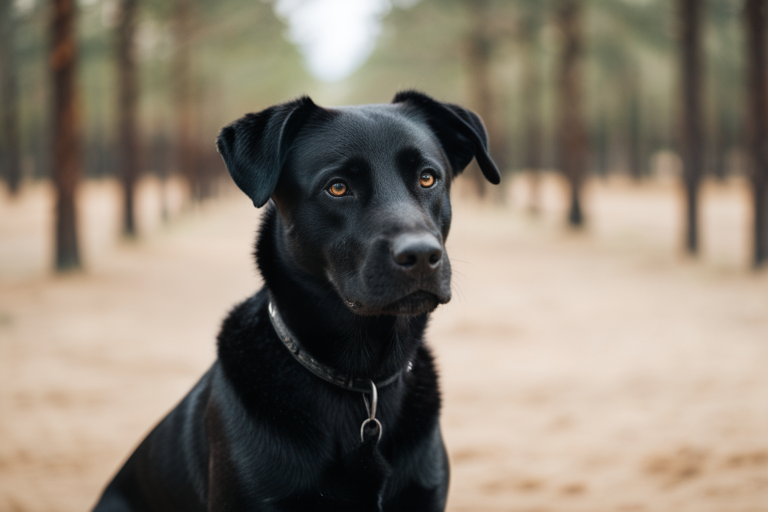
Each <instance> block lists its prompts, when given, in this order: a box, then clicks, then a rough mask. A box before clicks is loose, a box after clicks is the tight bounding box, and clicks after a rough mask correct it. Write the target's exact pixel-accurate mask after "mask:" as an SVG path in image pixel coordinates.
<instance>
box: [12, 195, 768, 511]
mask: <svg viewBox="0 0 768 512" xmlns="http://www.w3.org/2000/svg"><path fill="white" fill-rule="evenodd" d="M547 190H548V191H547V192H546V194H548V195H547V197H548V198H549V199H548V201H550V202H549V203H547V205H549V206H547V209H546V211H545V215H544V216H543V217H542V218H540V219H538V220H532V219H530V218H528V217H526V216H525V215H523V214H522V213H520V212H519V211H517V210H516V209H515V208H509V207H500V206H498V207H492V206H481V205H476V204H473V203H471V202H467V201H458V202H457V204H456V206H455V208H454V210H455V214H454V219H455V221H454V228H453V230H452V233H451V239H450V243H449V246H448V251H449V254H450V256H451V259H452V261H453V266H454V269H455V271H456V277H455V286H454V289H455V297H454V300H453V301H452V302H451V303H450V304H449V305H448V306H445V307H444V308H442V309H440V310H438V312H437V313H436V314H435V316H434V320H433V322H432V324H431V327H430V335H429V338H430V340H431V344H432V346H433V347H434V349H435V352H436V354H437V357H438V361H439V365H440V368H441V374H442V384H443V391H444V403H445V406H444V414H443V429H444V433H445V437H446V442H447V444H448V449H449V452H450V455H451V460H452V486H451V495H450V501H449V509H450V510H452V511H454V512H459V511H470V510H471V511H480V510H482V511H533V510H536V511H659V512H662V511H673V510H674V511H691V512H707V511H723V512H739V511H744V512H747V511H754V512H757V511H768V371H767V370H766V368H768V274H767V273H765V272H763V273H761V274H759V275H754V274H751V273H749V272H746V271H742V270H739V268H740V266H743V265H742V264H743V262H744V259H745V257H746V256H745V255H746V249H744V248H743V244H742V245H740V246H739V245H738V244H734V243H729V244H725V242H726V241H730V242H733V241H734V240H735V241H738V240H742V239H743V235H742V234H741V233H742V232H741V231H740V229H742V228H740V227H738V226H739V224H738V223H737V222H736V221H737V220H739V219H741V218H742V217H743V210H744V207H743V203H742V202H741V201H740V197H741V196H740V194H742V192H743V191H741V189H732V188H729V189H727V190H721V191H717V190H716V191H713V192H712V194H713V195H712V197H713V199H712V201H710V207H708V208H709V209H708V210H706V211H705V216H706V215H710V216H711V217H712V218H713V219H715V220H716V221H717V222H713V223H710V224H711V225H712V226H713V227H712V228H711V229H710V231H709V232H708V233H709V234H707V235H705V238H706V239H708V240H709V242H707V243H709V244H710V245H709V246H707V247H708V249H707V254H708V255H709V257H708V258H706V259H705V263H691V262H688V261H686V260H684V259H681V258H680V257H678V256H677V255H676V254H677V253H676V252H675V250H674V247H673V246H670V244H672V245H674V243H675V241H674V236H673V234H674V232H675V230H676V229H678V227H677V226H676V225H675V224H674V223H669V222H668V221H667V220H668V215H669V212H670V211H672V212H674V210H675V204H676V203H675V198H674V194H671V193H670V192H669V190H667V189H664V188H663V187H662V188H654V187H645V188H644V189H639V190H635V189H630V188H627V187H623V186H620V185H610V186H609V185H598V186H595V187H593V190H592V202H591V204H592V212H593V215H594V216H593V226H592V228H591V230H589V231H588V232H586V233H582V234H569V233H567V232H565V231H563V230H562V229H561V228H560V227H559V223H558V222H556V221H555V219H557V217H556V214H557V212H558V209H559V208H561V205H560V203H558V201H557V197H558V196H557V191H556V190H555V188H550V189H547ZM516 193H517V192H513V195H514V194H516ZM670 194H671V195H670ZM517 204H519V201H518V203H517ZM518 209H519V208H518ZM598 214H599V217H598ZM256 219H257V212H255V211H254V210H253V209H252V207H250V205H249V204H248V201H247V200H246V199H243V198H241V197H240V196H233V197H232V198H230V199H225V200H221V201H218V202H216V203H211V204H209V205H207V206H206V207H205V208H203V209H202V210H201V211H197V212H193V213H191V214H188V215H186V216H185V217H183V218H182V219H181V220H178V221H176V222H175V223H174V224H173V225H172V226H171V227H169V228H166V229H161V230H160V231H157V232H155V234H154V235H151V236H150V237H149V238H148V239H147V240H145V241H143V242H142V243H140V244H121V245H119V246H118V247H116V248H113V249H112V250H109V251H107V250H104V251H102V253H101V254H104V257H103V258H99V259H98V261H94V266H93V269H92V270H91V271H90V272H89V273H88V274H81V275H73V276H68V277H64V278H34V279H31V280H30V279H26V280H24V281H23V282H18V283H16V284H12V283H8V282H6V284H0V510H2V511H41V512H42V511H62V512H65V511H66V512H68V511H78V510H87V509H88V507H89V506H90V505H91V504H92V503H93V501H94V500H95V498H96V496H97V495H98V493H99V492H100V490H101V488H102V486H103V485H104V484H105V482H106V481H107V480H108V479H109V477H110V475H111V474H112V473H113V471H114V470H115V469H116V468H117V467H118V465H119V464H120V463H121V461H122V460H123V459H124V457H125V456H126V455H127V454H128V453H129V452H130V450H132V448H133V447H134V446H135V444H136V443H137V442H138V441H139V440H140V439H141V437H142V436H143V435H144V434H145V433H146V431H147V430H148V428H150V426H151V425H153V424H154V423H155V422H156V421H157V420H158V419H159V418H160V417H161V416H162V415H163V414H164V413H165V412H167V411H168V410H169V409H170V408H171V407H172V406H173V405H174V404H175V403H176V402H177V401H178V400H179V399H180V398H181V397H182V396H183V394H184V393H185V392H186V391H187V390H188V389H189V387H190V386H191V385H192V384H193V383H194V381H195V380H196V379H197V378H198V377H199V376H200V375H201V374H202V372H203V371H204V370H205V369H206V367H207V366H208V365H209V364H210V363H211V361H212V360H213V358H214V342H213V338H214V336H215V333H216V331H217V329H218V324H219V322H220V321H221V319H222V318H223V316H224V314H225V312H226V311H227V309H228V308H229V307H231V306H232V305H233V304H234V303H235V302H237V301H239V300H241V299H242V298H244V297H246V296H247V295H248V294H250V293H251V292H252V291H253V290H255V289H256V288H257V287H258V286H259V279H258V278H257V276H256V273H255V270H254V267H253V264H252V262H251V260H250V255H249V253H250V249H251V243H252V238H253V233H254V230H255V225H256ZM729 219H730V220H729ZM0 228H2V224H0ZM671 233H672V234H671ZM3 235H4V233H3V232H0V237H2V236H3ZM9 239H10V238H9ZM0 241H2V238H0ZM713 241H719V242H718V243H715V242H713ZM733 247H737V248H736V249H729V248H733ZM739 247H741V248H739ZM0 252H1V251H0Z"/></svg>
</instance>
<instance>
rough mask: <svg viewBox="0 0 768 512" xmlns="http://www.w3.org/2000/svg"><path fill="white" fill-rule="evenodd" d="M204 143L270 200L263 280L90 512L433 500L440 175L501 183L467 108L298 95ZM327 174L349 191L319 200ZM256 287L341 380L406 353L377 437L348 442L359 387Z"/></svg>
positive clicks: (446, 183)
mask: <svg viewBox="0 0 768 512" xmlns="http://www.w3.org/2000/svg"><path fill="white" fill-rule="evenodd" d="M217 147H218V149H219V152H220V153H221V155H222V157H223V158H224V161H225V162H226V164H227V167H228V169H229V171H230V173H231V174H232V177H233V179H234V180H235V182H236V183H237V184H238V186H239V187H240V188H241V189H242V190H243V191H244V192H245V193H246V194H248V196H249V197H250V198H251V199H252V200H253V202H254V204H255V205H257V206H261V205H263V204H265V203H266V202H267V201H268V200H269V198H271V199H272V203H270V206H269V207H268V210H267V212H266V213H265V215H264V218H263V221H262V225H261V229H260V232H259V236H258V241H257V246H256V251H255V253H256V260H257V263H258V267H259V270H260V272H261V274H262V276H263V277H264V282H265V286H264V288H262V290H260V291H259V292H258V293H256V294H255V295H254V296H252V297H251V298H249V299H248V300H246V301H245V302H243V303H241V304H239V305H237V306H236V307H235V308H234V309H233V310H232V311H231V312H230V313H229V316H228V317H227V318H226V320H225V321H224V323H223V325H222V328H221V332H220V334H219V336H218V359H217V361H216V362H215V363H214V364H213V366H212V367H211V369H210V370H209V371H208V372H207V373H206V374H205V375H204V376H203V377H202V379H201V380H200V381H199V382H198V383H197V385H196V386H195V387H194V388H193V389H192V391H191V392H190V393H189V394H188V395H187V396H186V397H185V398H184V400H182V402H181V403H180V404H179V405H178V406H177V407H176V408H175V409H174V410H173V411H171V413H170V414H169V415H168V416H167V417H166V418H165V419H163V420H162V421H161V422H160V424H159V425H158V426H157V427H155V429H154V430H153V431H152V432H151V433H150V434H149V436H147V438H146V439H145V440H144V441H143V442H142V443H141V445H140V446H139V447H138V448H137V449H136V451H135V452H134V453H133V455H132V456H131V457H130V458H129V459H128V461H127V462H126V464H125V465H124V466H123V468H122V469H121V470H120V471H119V472H118V474H117V476H116V477H115V478H114V480H113V481H112V482H111V483H110V484H109V486H108V487H107V489H106V490H105V492H104V494H103V496H102V498H101V500H100V501H99V503H98V504H97V505H96V508H95V510H96V511H98V512H104V511H157V512H159V511H163V512H173V511H184V512H193V511H206V510H208V511H230V510H232V511H239V510H249V511H287V510H354V511H400V510H414V511H416V510H418V511H422V512H423V511H440V510H443V509H444V508H445V500H446V496H447V491H448V474H449V471H448V460H447V457H446V453H445V448H444V446H443V442H442V437H441V434H440V425H439V412H440V393H439V388H438V382H437V373H436V371H435V367H434V364H433V360H432V356H431V355H430V352H429V349H428V348H427V346H426V345H425V343H424V331H425V329H426V326H427V320H428V314H429V312H430V311H432V310H433V309H434V308H435V307H437V306H438V305H439V304H441V303H445V302H447V301H448V300H450V277H451V272H450V262H449V261H448V258H447V257H446V256H445V246H444V243H445V239H446V237H447V236H448V231H449V228H450V221H451V210H450V198H449V190H450V183H451V180H452V178H453V177H454V176H455V175H457V174H458V173H460V172H461V171H462V170H463V169H464V167H465V166H466V165H467V164H469V162H470V161H471V159H472V157H473V156H474V157H475V158H477V159H478V162H479V164H480V167H481V169H482V170H483V172H484V174H485V176H486V177H487V178H488V179H489V180H490V181H492V182H494V183H496V182H498V177H499V175H498V171H497V170H496V168H495V166H494V165H493V162H491V160H490V158H489V157H488V151H487V137H486V134H485V130H484V129H483V126H482V123H481V122H480V120H479V118H478V117H477V116H476V115H475V114H473V113H471V112H469V111H467V110H465V109H463V108H461V107H458V106H456V105H450V104H445V103H440V102H437V101H435V100H433V99H431V98H429V97H428V96H425V95H423V94H421V93H417V92H413V91H409V92H404V93H400V94H398V95H397V96H396V98H395V101H394V102H393V103H392V104H388V105H367V106H361V107H343V108H338V109H324V108H321V107H318V106H316V105H315V104H314V103H312V101H311V100H310V99H309V98H301V99H299V100H296V101H294V102H291V103H286V104H283V105H278V106H275V107H271V108H269V109H267V110H264V111H262V112H260V113H258V114H248V115H246V116H245V117H244V118H242V119H240V120H239V121H237V122H235V123H233V124H231V125H229V126H227V127H225V128H224V129H223V130H222V132H221V134H220V136H219V139H218V141H217ZM427 175H428V176H427ZM430 177H431V178H433V181H431V182H430V179H429V178H430ZM334 183H343V184H344V186H345V187H346V190H347V193H346V194H345V195H343V196H341V197H335V196H334V195H332V194H331V193H330V190H331V185H333V184H334ZM424 183H426V185H425V184H424ZM270 297H271V299H272V300H273V301H274V302H275V304H276V305H277V307H278V310H279V311H280V313H281V315H282V317H283V320H284V322H285V323H286V325H287V326H288V327H289V328H290V329H291V331H292V332H293V333H294V334H295V336H296V338H297V339H298V340H300V342H301V343H302V344H303V345H304V347H305V348H306V350H308V351H309V352H310V353H311V354H312V355H313V356H314V357H315V358H317V359H318V360H320V361H322V362H323V363H325V364H327V365H330V366H331V367H333V368H335V369H336V370H337V371H339V372H340V373H343V374H346V375H349V376H353V377H357V378H366V379H367V378H370V379H373V380H380V379H383V378H385V377H387V376H389V375H392V374H394V373H396V372H399V371H402V370H403V369H404V368H405V367H406V366H407V365H408V363H409V361H410V362H411V363H412V366H413V368H412V370H411V371H408V372H405V373H403V375H402V377H401V378H400V379H398V380H397V381H395V382H394V383H393V384H391V385H390V386H387V387H386V388H383V389H381V390H380V391H379V408H378V412H377V418H378V419H380V421H381V422H382V424H383V436H382V438H381V441H380V442H378V443H377V442H376V439H375V436H371V437H369V438H367V439H366V441H365V442H361V441H360V434H359V431H360V430H359V429H360V425H361V423H362V421H363V420H364V419H365V418H366V417H367V413H366V410H365V407H364V404H363V400H362V398H361V394H360V393H356V392H351V391H347V390H344V389H341V388H339V387H336V386H334V385H332V384H329V383H327V382H325V381H323V380H321V379H319V378H318V377H316V376H315V375H313V374H312V373H310V372H309V371H308V370H307V369H305V368H304V367H303V366H301V365H300V364H299V363H298V362H297V361H296V360H295V359H294V358H293V357H292V356H291V354H290V353H289V352H288V350H287V349H286V348H285V346H284V345H283V344H282V342H281V341H280V340H279V339H278V337H277V335H276V334H275V331H274V329H273V327H272V325H271V323H270V320H269V315H268V312H267V304H268V302H269V300H270Z"/></svg>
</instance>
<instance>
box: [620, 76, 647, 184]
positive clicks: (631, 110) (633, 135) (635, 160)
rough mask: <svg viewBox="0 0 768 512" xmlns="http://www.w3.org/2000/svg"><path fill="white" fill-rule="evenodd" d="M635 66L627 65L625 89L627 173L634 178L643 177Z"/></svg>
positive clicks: (639, 95)
mask: <svg viewBox="0 0 768 512" xmlns="http://www.w3.org/2000/svg"><path fill="white" fill-rule="evenodd" d="M638 75H639V73H638V71H637V68H636V67H635V66H632V65H630V66H628V69H627V71H626V85H625V86H624V90H625V91H626V96H627V99H626V102H627V114H628V115H627V117H628V122H627V159H628V164H629V173H630V175H631V176H632V177H633V178H634V179H635V180H639V179H640V178H642V177H643V152H642V147H641V145H642V140H641V137H642V134H641V126H640V97H641V91H640V77H639V76H638Z"/></svg>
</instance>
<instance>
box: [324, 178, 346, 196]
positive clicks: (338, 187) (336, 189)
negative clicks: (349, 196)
mask: <svg viewBox="0 0 768 512" xmlns="http://www.w3.org/2000/svg"><path fill="white" fill-rule="evenodd" d="M328 192H330V193H331V195H333V196H336V197H339V196H343V195H344V194H346V193H347V186H346V185H345V184H344V183H341V182H340V181H337V182H336V183H334V184H333V185H331V186H330V187H328Z"/></svg>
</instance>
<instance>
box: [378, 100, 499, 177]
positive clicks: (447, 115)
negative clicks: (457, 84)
mask: <svg viewBox="0 0 768 512" xmlns="http://www.w3.org/2000/svg"><path fill="white" fill-rule="evenodd" d="M392 103H404V104H407V105H409V106H411V107H412V108H413V109H416V110H417V111H418V112H419V113H421V114H422V115H423V116H424V119H425V121H426V122H427V124H428V125H429V127H430V128H431V129H432V132H433V133H434V134H435V136H436V137H437V138H438V140H439V141H440V145H441V146H442V147H443V151H445V154H446V156H447V157H448V160H449V162H450V164H451V167H453V172H454V175H457V174H459V173H460V172H461V171H463V170H464V169H465V168H466V167H467V165H469V163H470V162H471V161H472V157H474V158H475V159H476V160H477V164H478V165H479V166H480V170H481V171H482V172H483V175H484V176H485V178H486V179H487V180H488V181H490V182H491V183H493V184H494V185H498V184H499V182H500V181H501V175H500V174H499V170H498V169H497V168H496V164H494V163H493V160H491V157H490V155H489V154H488V135H487V134H486V132H485V127H484V126H483V122H482V121H481V120H480V118H479V117H478V116H477V114H475V113H474V112H472V111H470V110H467V109H465V108H463V107H460V106H458V105H454V104H452V103H444V102H442V101H437V100H435V99H432V98H431V97H429V96H427V95H426V94H423V93H420V92H418V91H402V92H399V93H397V95H396V96H395V98H394V99H393V100H392Z"/></svg>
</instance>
